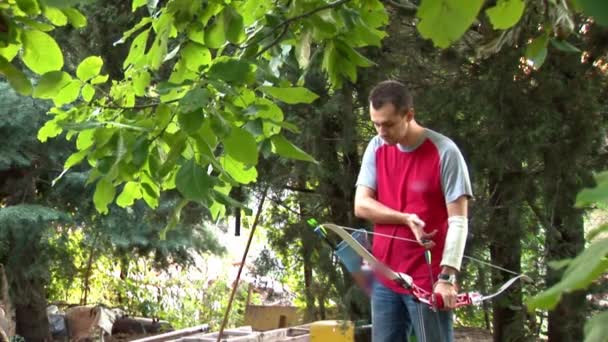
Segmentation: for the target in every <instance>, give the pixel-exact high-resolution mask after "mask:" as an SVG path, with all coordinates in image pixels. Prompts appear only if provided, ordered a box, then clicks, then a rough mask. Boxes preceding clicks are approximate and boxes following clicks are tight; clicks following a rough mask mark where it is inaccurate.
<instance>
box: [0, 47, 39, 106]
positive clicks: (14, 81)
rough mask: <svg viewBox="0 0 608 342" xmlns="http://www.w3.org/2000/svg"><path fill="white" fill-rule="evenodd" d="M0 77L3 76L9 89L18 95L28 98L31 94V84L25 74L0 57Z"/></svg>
mask: <svg viewBox="0 0 608 342" xmlns="http://www.w3.org/2000/svg"><path fill="white" fill-rule="evenodd" d="M0 76H4V77H5V78H6V80H7V81H8V83H9V84H10V85H11V87H13V89H15V91H17V92H18V93H19V94H21V95H24V96H29V95H30V94H31V93H32V84H31V83H30V80H29V79H28V78H27V77H26V76H25V74H24V73H23V72H22V71H21V70H19V69H17V68H15V67H14V66H13V65H12V64H11V63H9V62H8V61H7V60H6V59H5V58H4V57H1V56H0Z"/></svg>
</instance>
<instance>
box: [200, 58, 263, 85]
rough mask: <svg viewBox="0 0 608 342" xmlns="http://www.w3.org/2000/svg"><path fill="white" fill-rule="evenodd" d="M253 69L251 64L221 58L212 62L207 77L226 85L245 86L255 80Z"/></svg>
mask: <svg viewBox="0 0 608 342" xmlns="http://www.w3.org/2000/svg"><path fill="white" fill-rule="evenodd" d="M255 69H256V68H255V65H253V64H251V63H248V62H245V61H242V60H238V59H235V58H230V57H227V56H221V57H217V58H215V60H214V61H213V64H212V65H211V68H209V76H210V77H212V78H215V79H218V80H223V81H225V82H227V83H233V82H234V83H237V82H240V83H245V84H247V83H250V82H253V81H254V80H255Z"/></svg>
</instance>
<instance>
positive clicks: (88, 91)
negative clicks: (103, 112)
mask: <svg viewBox="0 0 608 342" xmlns="http://www.w3.org/2000/svg"><path fill="white" fill-rule="evenodd" d="M80 94H81V95H82V98H83V99H84V100H85V101H86V102H91V100H93V97H94V96H95V88H93V86H92V85H90V84H85V85H84V86H83V87H82V89H81V91H80Z"/></svg>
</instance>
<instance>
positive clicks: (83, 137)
mask: <svg viewBox="0 0 608 342" xmlns="http://www.w3.org/2000/svg"><path fill="white" fill-rule="evenodd" d="M94 135H95V129H85V130H84V131H81V132H80V133H78V138H76V148H78V150H80V151H82V150H86V149H88V148H89V147H91V146H93V143H94V142H95V140H94V139H93V137H94Z"/></svg>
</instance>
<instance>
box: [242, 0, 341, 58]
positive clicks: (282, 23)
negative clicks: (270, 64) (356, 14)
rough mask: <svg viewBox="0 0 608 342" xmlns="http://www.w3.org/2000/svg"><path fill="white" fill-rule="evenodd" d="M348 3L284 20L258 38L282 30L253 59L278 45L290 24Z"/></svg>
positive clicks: (332, 4) (314, 10)
mask: <svg viewBox="0 0 608 342" xmlns="http://www.w3.org/2000/svg"><path fill="white" fill-rule="evenodd" d="M349 1H351V0H339V1H336V2H332V3H330V4H327V5H324V6H321V7H317V8H315V9H312V10H310V11H308V12H306V13H302V14H300V15H296V16H295V17H291V18H288V19H285V20H284V21H283V22H281V23H279V24H277V25H276V26H275V27H273V28H272V29H271V30H270V32H268V33H266V34H265V35H264V36H262V37H261V38H259V40H262V39H264V38H266V37H268V36H269V35H270V34H272V32H274V31H275V30H277V29H278V28H281V27H282V28H283V29H282V30H281V33H280V34H279V35H278V36H277V37H276V38H275V39H274V40H273V41H272V42H271V43H270V44H268V45H266V46H265V47H264V48H263V49H262V50H261V51H260V52H258V53H257V54H256V55H255V57H256V58H257V57H259V56H261V55H262V54H263V53H264V52H266V51H268V50H269V49H270V48H271V47H273V46H274V45H276V44H277V43H279V41H280V40H281V39H282V38H283V36H285V34H286V33H287V30H288V29H289V25H291V23H293V22H295V21H298V20H300V19H303V18H306V17H310V16H311V15H313V14H315V13H317V12H321V11H324V10H326V9H330V8H335V7H338V6H341V5H343V4H345V3H347V2H349ZM254 38H255V37H254ZM249 46H251V44H245V45H242V46H240V47H239V48H240V49H244V48H247V47H249Z"/></svg>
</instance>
